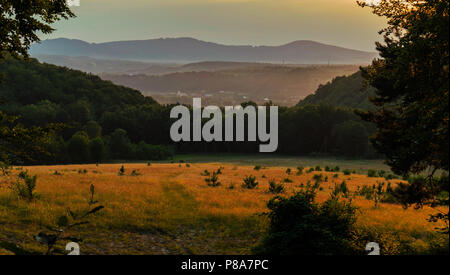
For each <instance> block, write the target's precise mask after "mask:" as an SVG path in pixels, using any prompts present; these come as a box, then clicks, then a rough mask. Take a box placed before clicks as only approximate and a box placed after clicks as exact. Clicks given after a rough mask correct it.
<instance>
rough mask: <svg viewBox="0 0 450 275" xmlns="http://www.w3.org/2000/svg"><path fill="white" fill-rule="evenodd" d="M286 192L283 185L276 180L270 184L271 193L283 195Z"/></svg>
mask: <svg viewBox="0 0 450 275" xmlns="http://www.w3.org/2000/svg"><path fill="white" fill-rule="evenodd" d="M284 192H285V188H284V185H283V184H281V183H280V184H278V183H276V182H275V180H271V181H270V182H269V193H272V194H281V193H284Z"/></svg>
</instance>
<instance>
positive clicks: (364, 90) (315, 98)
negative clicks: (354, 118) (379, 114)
mask: <svg viewBox="0 0 450 275" xmlns="http://www.w3.org/2000/svg"><path fill="white" fill-rule="evenodd" d="M373 96H375V89H374V88H373V87H366V86H365V85H364V80H363V78H362V76H361V72H357V73H355V74H353V75H351V76H340V77H336V78H335V79H333V81H331V82H328V83H327V84H325V85H320V86H319V88H318V89H317V91H316V92H315V93H314V94H311V95H309V96H307V97H306V98H305V99H303V100H302V101H300V102H299V104H298V106H306V105H310V104H326V105H332V106H336V107H345V108H355V109H361V110H372V109H373V108H374V107H375V105H373V104H372V103H371V102H370V100H369V98H370V97H373Z"/></svg>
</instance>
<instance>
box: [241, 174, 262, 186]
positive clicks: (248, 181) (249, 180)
mask: <svg viewBox="0 0 450 275" xmlns="http://www.w3.org/2000/svg"><path fill="white" fill-rule="evenodd" d="M258 184H259V183H258V182H257V181H256V177H255V176H246V177H245V178H244V183H243V184H242V188H246V189H255V188H256V187H257V186H258Z"/></svg>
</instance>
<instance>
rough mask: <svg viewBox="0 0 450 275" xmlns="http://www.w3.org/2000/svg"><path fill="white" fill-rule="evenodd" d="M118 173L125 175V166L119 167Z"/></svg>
mask: <svg viewBox="0 0 450 275" xmlns="http://www.w3.org/2000/svg"><path fill="white" fill-rule="evenodd" d="M118 175H119V176H124V175H125V167H123V165H122V166H121V167H120V169H119V173H118Z"/></svg>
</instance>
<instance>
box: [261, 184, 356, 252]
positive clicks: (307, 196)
mask: <svg viewBox="0 0 450 275" xmlns="http://www.w3.org/2000/svg"><path fill="white" fill-rule="evenodd" d="M317 188H318V186H317V185H314V186H311V185H307V186H306V187H305V188H304V189H302V190H301V191H299V192H298V193H297V194H295V195H294V196H292V197H289V198H283V197H279V196H277V197H274V198H273V199H271V200H270V201H269V203H268V208H269V210H270V212H269V213H268V216H269V219H270V228H269V231H268V236H267V237H266V238H265V239H264V241H263V242H262V244H261V245H260V246H258V247H257V248H255V252H256V253H258V254H270V255H327V254H331V255H334V254H348V253H352V248H351V237H352V229H353V226H354V224H355V221H356V216H355V211H356V209H355V208H354V207H353V206H352V205H351V204H350V203H348V202H341V201H339V200H338V199H337V198H330V199H329V200H327V201H326V202H324V203H323V204H318V203H316V202H315V197H316V191H317Z"/></svg>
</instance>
